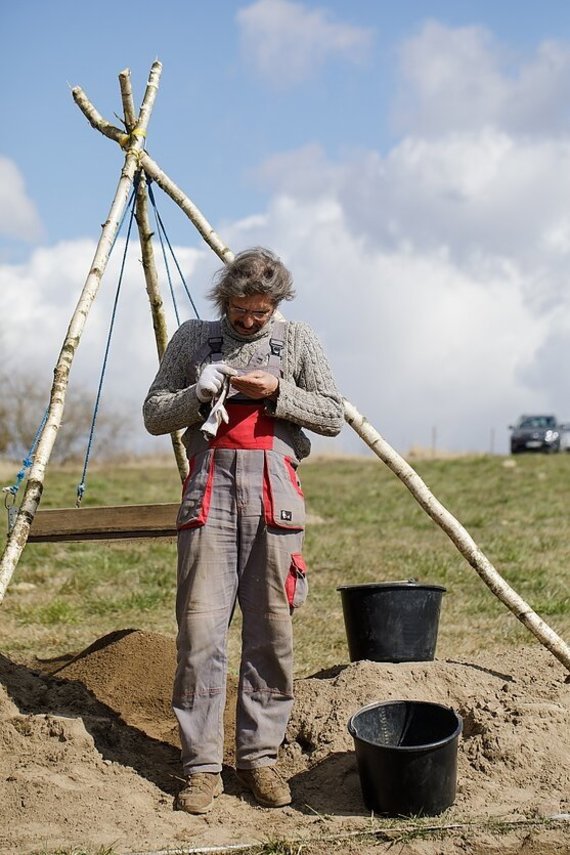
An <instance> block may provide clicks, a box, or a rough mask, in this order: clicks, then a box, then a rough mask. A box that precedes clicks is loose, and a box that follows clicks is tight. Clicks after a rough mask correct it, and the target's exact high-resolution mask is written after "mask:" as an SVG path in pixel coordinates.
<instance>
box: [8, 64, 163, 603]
mask: <svg viewBox="0 0 570 855" xmlns="http://www.w3.org/2000/svg"><path fill="white" fill-rule="evenodd" d="M161 71H162V66H161V64H160V63H159V62H155V63H153V65H152V68H151V70H150V74H149V78H148V82H147V86H146V90H145V94H144V98H143V102H142V105H141V109H140V113H139V119H138V124H137V127H136V128H135V129H134V131H133V133H132V134H130V135H127V134H123V140H122V146H123V147H124V148H126V156H125V162H124V165H123V169H122V172H121V177H120V179H119V183H118V186H117V190H116V193H115V196H114V198H113V202H112V204H111V208H110V211H109V215H108V217H107V220H106V221H105V223H104V225H103V229H102V232H101V236H100V238H99V242H98V244H97V249H96V251H95V255H94V257H93V262H92V264H91V269H90V271H89V274H88V276H87V279H86V281H85V284H84V286H83V290H82V292H81V296H80V298H79V301H78V303H77V306H76V308H75V311H74V313H73V315H72V318H71V321H70V323H69V327H68V329H67V334H66V336H65V339H64V341H63V345H62V348H61V351H60V354H59V358H58V360H57V363H56V366H55V369H54V380H53V385H52V389H51V394H50V402H49V407H48V415H47V419H46V423H45V425H44V427H43V430H42V432H41V434H40V437H39V440H38V445H37V448H36V452H35V455H34V461H33V463H32V466H31V468H30V474H29V477H28V481H27V485H26V489H25V492H24V497H23V499H22V503H21V505H20V509H19V511H18V515H17V517H16V520H15V522H14V525H13V527H12V529H11V530H10V532H9V534H8V538H7V540H6V546H5V548H4V552H3V553H2V558H1V559H0V603H1V602H2V601H3V599H4V595H5V593H6V588H7V587H8V584H9V582H10V579H11V578H12V574H13V572H14V570H15V568H16V565H17V563H18V561H19V558H20V555H21V554H22V551H23V549H24V547H25V545H26V543H27V540H28V534H29V531H30V526H31V524H32V522H33V519H34V516H35V513H36V510H37V508H38V505H39V503H40V499H41V495H42V492H43V484H44V477H45V470H46V467H47V464H48V461H49V458H50V455H51V451H52V448H53V445H54V442H55V438H56V435H57V431H58V429H59V426H60V424H61V419H62V416H63V411H64V406H65V397H66V392H67V386H68V380H69V372H70V369H71V365H72V362H73V358H74V356H75V352H76V350H77V347H78V345H79V342H80V339H81V334H82V332H83V328H84V326H85V321H86V319H87V315H88V313H89V310H90V308H91V305H92V304H93V301H94V299H95V297H96V295H97V291H98V290H99V285H100V283H101V278H102V276H103V273H104V271H105V268H106V266H107V262H108V260H109V256H110V254H111V249H112V247H113V244H114V242H115V238H116V235H117V231H118V229H119V225H120V223H121V219H122V216H123V213H124V211H125V208H126V206H127V204H128V200H129V193H130V190H131V187H132V183H133V177H134V174H135V172H136V169H137V167H138V165H139V158H140V151H141V150H142V146H143V141H144V137H145V134H146V129H147V126H148V123H149V119H150V115H151V112H152V107H153V104H154V100H155V98H156V92H157V89H158V84H159V80H160V74H161Z"/></svg>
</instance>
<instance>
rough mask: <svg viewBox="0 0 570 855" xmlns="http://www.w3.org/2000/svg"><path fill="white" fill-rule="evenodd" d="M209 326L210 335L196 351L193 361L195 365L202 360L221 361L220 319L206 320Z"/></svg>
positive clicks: (199, 363) (221, 338)
mask: <svg viewBox="0 0 570 855" xmlns="http://www.w3.org/2000/svg"><path fill="white" fill-rule="evenodd" d="M206 323H207V324H208V326H209V327H210V335H209V336H208V340H207V341H205V342H204V343H203V344H202V346H201V347H200V348H199V349H198V350H197V351H196V354H195V356H194V362H195V363H196V365H201V364H202V363H203V362H206V361H208V362H221V361H222V358H223V357H222V343H223V341H224V339H223V337H222V324H221V321H206Z"/></svg>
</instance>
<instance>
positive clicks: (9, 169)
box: [0, 156, 43, 241]
mask: <svg viewBox="0 0 570 855" xmlns="http://www.w3.org/2000/svg"><path fill="white" fill-rule="evenodd" d="M42 231H43V230H42V225H41V222H40V218H39V216H38V212H37V211H36V207H35V205H34V203H33V202H32V200H31V199H30V198H29V196H28V194H27V193H26V188H25V185H24V179H23V178H22V175H21V173H20V171H19V169H18V167H17V166H16V164H15V163H14V162H13V161H12V160H9V159H8V158H7V157H2V156H0V235H2V236H4V237H7V238H18V239H21V240H26V241H33V240H38V239H39V238H40V237H41V234H42Z"/></svg>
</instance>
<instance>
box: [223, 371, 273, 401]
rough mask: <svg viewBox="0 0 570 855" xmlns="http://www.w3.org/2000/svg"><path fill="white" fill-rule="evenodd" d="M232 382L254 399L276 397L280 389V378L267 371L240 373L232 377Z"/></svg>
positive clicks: (235, 387)
mask: <svg viewBox="0 0 570 855" xmlns="http://www.w3.org/2000/svg"><path fill="white" fill-rule="evenodd" d="M230 383H231V384H232V386H233V387H234V389H237V390H238V392H242V394H244V395H247V397H248V398H254V399H259V398H271V397H275V396H276V393H277V391H278V389H279V380H278V379H277V377H274V376H273V374H269V373H268V372H267V371H250V373H249V374H239V375H237V376H236V377H232V379H231V380H230Z"/></svg>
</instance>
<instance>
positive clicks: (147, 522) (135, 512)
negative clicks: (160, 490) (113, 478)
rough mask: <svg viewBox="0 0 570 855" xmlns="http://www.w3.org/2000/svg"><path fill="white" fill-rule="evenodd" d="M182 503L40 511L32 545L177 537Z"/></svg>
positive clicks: (29, 540) (37, 514)
mask: <svg viewBox="0 0 570 855" xmlns="http://www.w3.org/2000/svg"><path fill="white" fill-rule="evenodd" d="M179 507H180V505H179V504H178V502H173V503H163V504H158V505H118V506H117V507H112V506H108V507H93V508H90V507H84V508H54V509H51V508H49V509H47V510H38V511H37V512H36V514H35V516H34V520H33V522H32V525H31V528H30V534H29V536H28V543H54V542H56V541H66V540H70V541H73V540H118V539H131V538H138V537H176V515H177V513H178V509H179Z"/></svg>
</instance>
